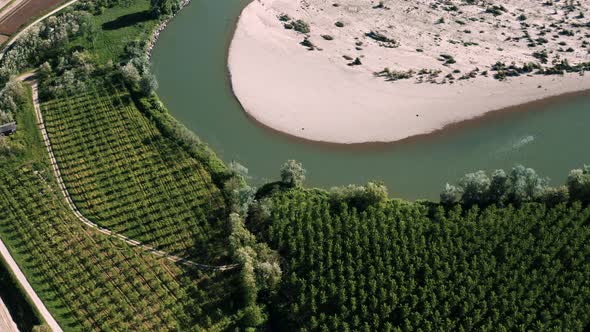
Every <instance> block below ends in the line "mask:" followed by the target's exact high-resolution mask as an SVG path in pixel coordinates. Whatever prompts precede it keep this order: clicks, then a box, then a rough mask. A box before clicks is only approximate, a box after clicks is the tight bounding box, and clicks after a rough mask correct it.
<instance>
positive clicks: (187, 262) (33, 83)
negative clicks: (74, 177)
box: [19, 73, 237, 271]
mask: <svg viewBox="0 0 590 332" xmlns="http://www.w3.org/2000/svg"><path fill="white" fill-rule="evenodd" d="M19 79H20V80H22V81H28V82H29V83H30V84H31V88H32V90H33V104H34V106H35V115H36V117H37V125H38V127H39V130H41V134H42V136H43V142H44V143H45V147H46V148H47V152H48V154H49V160H50V163H51V167H52V169H53V174H54V176H55V179H56V180H57V184H58V185H59V188H60V191H61V193H62V195H63V196H64V198H65V199H66V201H67V202H68V206H69V207H70V210H72V212H73V213H74V215H75V216H76V218H78V220H80V221H81V222H82V223H84V224H85V225H86V226H88V227H91V228H94V229H96V230H98V231H99V232H101V233H103V234H105V235H108V236H111V237H114V238H117V239H119V240H121V241H123V242H125V243H127V244H128V245H130V246H134V247H138V248H140V249H142V250H144V251H146V252H149V253H151V254H153V255H156V256H158V257H164V258H166V259H168V260H170V261H172V262H175V263H180V264H183V265H186V266H190V267H195V268H199V269H205V270H217V271H226V270H231V269H234V268H236V267H237V265H236V264H232V265H220V266H215V265H207V264H199V263H196V262H193V261H191V260H188V259H185V258H182V257H178V256H175V255H171V254H169V253H167V252H165V251H162V250H157V249H155V248H154V247H152V246H150V245H147V244H143V243H141V242H139V241H136V240H133V239H130V238H128V237H126V236H124V235H121V234H117V233H114V232H112V231H111V230H109V229H107V228H104V227H100V226H99V225H97V224H96V223H94V222H92V221H90V220H89V219H88V218H86V217H85V216H84V215H82V213H80V211H79V210H78V208H77V207H76V205H75V204H74V201H73V200H72V198H71V197H70V194H69V192H68V190H67V188H66V185H65V183H64V181H63V178H62V176H61V171H60V169H59V165H58V164H57V160H56V159H55V156H54V154H53V148H52V146H51V140H50V139H49V135H48V134H47V130H46V129H45V123H44V122H43V115H42V114H41V107H40V105H39V90H38V83H37V81H36V80H35V79H34V74H32V73H29V74H25V75H22V76H20V77H19Z"/></svg>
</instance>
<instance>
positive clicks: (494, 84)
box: [229, 0, 590, 143]
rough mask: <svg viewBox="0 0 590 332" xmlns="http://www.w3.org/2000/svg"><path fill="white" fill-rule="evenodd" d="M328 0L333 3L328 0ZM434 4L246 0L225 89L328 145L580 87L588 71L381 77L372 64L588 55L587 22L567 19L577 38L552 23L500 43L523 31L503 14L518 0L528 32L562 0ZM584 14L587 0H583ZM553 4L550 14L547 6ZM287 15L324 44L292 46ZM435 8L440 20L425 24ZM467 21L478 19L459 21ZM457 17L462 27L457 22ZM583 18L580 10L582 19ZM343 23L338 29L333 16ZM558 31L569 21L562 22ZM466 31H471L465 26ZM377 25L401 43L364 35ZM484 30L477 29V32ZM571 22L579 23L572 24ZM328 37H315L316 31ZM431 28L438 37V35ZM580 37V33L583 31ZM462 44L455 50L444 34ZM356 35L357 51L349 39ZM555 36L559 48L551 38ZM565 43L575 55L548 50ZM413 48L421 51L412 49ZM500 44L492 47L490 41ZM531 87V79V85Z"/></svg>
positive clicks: (473, 63)
mask: <svg viewBox="0 0 590 332" xmlns="http://www.w3.org/2000/svg"><path fill="white" fill-rule="evenodd" d="M334 2H338V3H339V4H340V6H339V7H334V6H332V4H333V3H334ZM435 2H436V1H434V0H431V1H427V0H418V1H384V4H385V6H387V7H389V8H390V9H374V8H372V7H373V6H375V5H376V4H377V2H376V1H367V0H340V1H338V0H334V1H326V0H255V1H254V2H252V3H251V4H250V5H249V6H247V7H246V8H245V9H244V11H243V13H242V15H241V17H240V20H239V23H238V26H237V29H236V32H235V36H234V39H233V41H232V44H231V47H230V53H229V69H230V72H231V80H232V84H233V89H234V92H235V94H236V96H237V98H238V99H239V100H240V102H241V103H242V105H243V107H244V109H245V110H246V112H248V113H249V114H250V115H251V116H252V117H254V118H255V119H256V120H258V121H259V122H261V123H262V124H264V125H266V126H269V127H271V128H274V129H276V130H279V131H281V132H284V133H288V134H291V135H294V136H297V137H302V138H305V139H309V140H314V141H324V142H334V143H363V142H392V141H397V140H401V139H404V138H407V137H411V136H415V135H420V134H426V133H429V132H432V131H435V130H438V129H441V128H443V127H444V126H446V125H448V124H451V123H455V122H459V121H463V120H467V119H471V118H474V117H478V116H481V115H483V114H484V113H487V112H489V111H493V110H498V109H502V108H506V107H509V106H514V105H519V104H523V103H527V102H531V101H535V100H539V99H543V98H547V97H550V96H555V95H560V94H564V93H567V92H574V91H580V90H587V89H590V75H588V74H587V75H584V76H582V75H580V74H566V75H564V76H542V75H530V77H527V76H521V77H518V78H509V79H508V80H506V81H498V80H496V79H494V78H492V74H493V73H492V72H490V75H489V77H483V76H480V75H478V77H477V78H474V79H470V80H455V83H454V84H449V83H446V84H431V83H421V84H417V79H416V78H415V77H414V78H412V79H408V80H401V81H395V82H387V81H385V79H384V78H382V77H375V75H374V73H375V72H378V71H381V70H383V69H384V68H385V67H389V68H391V69H392V70H404V71H405V70H409V69H414V70H419V69H421V68H427V69H433V70H442V71H443V72H442V74H441V75H440V77H439V78H438V79H437V82H439V83H440V82H442V81H443V80H444V76H445V75H447V74H448V73H451V72H452V71H453V70H455V69H459V70H461V71H462V73H461V74H454V76H455V77H456V78H458V77H459V76H461V75H462V74H463V73H466V72H469V71H471V70H474V69H475V68H476V67H478V68H479V69H480V71H483V70H489V69H490V66H491V65H492V64H494V63H495V62H496V61H500V60H501V61H504V62H506V63H507V64H509V63H510V62H512V61H514V62H516V64H518V65H520V64H522V63H525V62H530V61H537V60H536V59H535V58H533V57H532V56H531V54H532V52H534V51H538V50H542V49H547V50H549V51H550V60H551V59H553V57H554V56H555V55H556V54H559V55H560V56H561V57H562V58H567V59H568V60H569V61H570V63H571V64H574V63H580V62H587V61H590V56H589V54H588V48H582V47H581V43H582V41H583V40H590V38H587V37H585V36H588V35H587V34H588V33H590V29H588V28H585V27H582V28H577V29H574V28H571V29H572V30H574V31H576V35H575V36H571V37H569V36H559V37H553V36H554V35H557V32H558V31H559V30H560V29H558V28H555V29H553V31H552V32H551V33H548V34H547V35H546V36H544V37H545V38H546V39H548V40H549V43H547V44H545V45H543V46H537V47H534V48H529V47H527V41H526V40H521V41H505V39H506V38H507V37H510V36H512V37H517V36H522V35H523V32H522V30H521V27H520V22H519V21H517V20H516V18H515V15H516V14H514V15H513V14H511V13H517V14H518V13H520V11H519V10H518V9H523V12H524V13H525V14H526V16H527V20H526V22H527V23H528V24H530V28H529V29H528V31H529V34H530V35H531V36H532V38H533V39H536V38H538V37H539V36H538V35H537V34H538V33H539V31H540V30H542V29H541V26H542V25H543V24H545V28H548V26H549V25H550V24H551V23H552V22H558V21H559V20H561V19H562V18H563V17H564V16H563V15H564V14H563V13H562V10H561V8H558V7H544V6H541V3H542V2H541V1H533V0H502V1H496V3H500V4H503V5H504V6H505V7H506V8H508V9H509V12H508V13H506V14H504V15H501V16H498V17H494V16H493V15H491V14H485V13H483V10H485V8H483V10H482V7H478V6H459V4H460V1H454V2H455V3H457V5H458V6H459V8H460V10H461V11H462V12H463V13H457V12H448V11H444V10H442V9H440V8H438V9H433V8H432V7H431V6H430V5H431V4H433V3H435ZM582 3H583V4H584V6H585V7H582V8H581V9H580V10H582V11H585V13H586V14H587V15H585V16H586V17H590V15H588V14H589V12H588V10H587V9H588V5H589V3H588V1H582ZM580 10H577V11H575V12H573V13H572V14H570V15H568V16H567V17H568V21H567V22H568V24H569V23H571V22H577V20H576V19H574V18H573V17H574V16H576V15H577V14H578V13H579V12H580ZM553 12H556V13H557V14H555V15H549V14H551V13H553ZM281 14H288V15H289V16H290V17H292V18H295V19H303V20H305V21H306V22H308V23H309V24H310V27H311V32H310V33H309V34H307V36H309V39H310V40H311V41H312V42H313V43H314V44H315V45H316V46H318V47H320V48H321V49H322V50H321V51H319V50H314V51H309V50H307V49H306V48H305V47H303V46H302V45H300V44H299V43H300V42H301V41H302V40H303V38H304V37H305V36H304V35H303V34H301V33H298V32H296V31H293V30H287V29H285V28H284V27H283V23H284V22H281V21H279V19H278V16H280V15H281ZM440 17H444V18H445V22H446V23H444V24H433V23H434V22H435V21H437V20H438V19H439V18H440ZM469 18H474V19H477V22H473V21H469ZM457 20H460V21H462V22H467V23H466V24H458V23H455V21H457ZM587 20H588V19H581V20H580V22H585V21H587ZM336 21H342V22H344V23H345V27H343V28H338V27H336V26H335V25H334V22H336ZM563 27H564V28H567V27H569V25H566V24H564V25H563ZM466 29H469V30H471V31H472V32H471V33H466V32H464V30H466ZM372 30H373V31H379V32H380V33H383V34H384V35H387V36H388V37H390V38H393V39H395V40H397V41H399V42H400V43H401V47H398V48H385V47H381V46H379V45H378V43H377V42H376V41H374V40H372V39H370V38H368V37H366V36H365V33H367V32H369V31H372ZM480 31H483V33H480ZM580 31H581V32H580ZM325 34H327V35H331V36H333V37H334V40H332V41H328V40H324V39H323V38H322V37H321V35H325ZM437 34H439V35H440V38H438V37H437V36H436V35H437ZM585 34H586V35H585ZM449 40H455V41H463V42H464V41H470V42H477V43H478V44H479V45H477V46H469V47H465V46H463V45H460V44H457V43H452V42H448V41H449ZM359 41H361V42H363V45H362V46H361V48H362V49H361V50H357V49H355V47H356V46H355V43H356V42H359ZM562 41H565V42H566V44H567V46H562V45H559V44H558V42H562ZM570 45H571V46H572V47H573V48H574V49H575V51H574V52H557V49H559V48H561V47H564V48H567V47H569V46H570ZM417 48H421V49H423V50H424V52H422V53H418V52H416V49H417ZM500 48H501V49H500ZM440 54H451V55H453V56H454V57H455V59H456V60H457V63H456V64H454V65H450V66H443V65H442V63H441V62H440V60H438V59H437V58H438V57H439V55H440ZM343 55H348V56H350V57H353V58H356V57H361V60H362V63H363V64H362V65H360V66H352V67H351V66H348V65H347V64H348V63H350V62H351V61H348V60H345V59H344V58H343ZM539 86H541V88H539Z"/></svg>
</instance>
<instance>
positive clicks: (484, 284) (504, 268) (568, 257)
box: [261, 190, 590, 331]
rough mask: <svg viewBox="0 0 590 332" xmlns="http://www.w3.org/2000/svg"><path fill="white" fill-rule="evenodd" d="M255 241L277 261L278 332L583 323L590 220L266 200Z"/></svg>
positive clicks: (588, 292) (563, 212) (577, 327)
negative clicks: (266, 214)
mask: <svg viewBox="0 0 590 332" xmlns="http://www.w3.org/2000/svg"><path fill="white" fill-rule="evenodd" d="M273 201H274V210H273V213H272V217H271V218H270V220H272V222H267V223H266V224H264V225H266V227H264V229H263V230H262V231H261V234H262V235H263V237H265V238H266V239H267V240H268V242H269V243H270V246H271V247H272V248H274V249H277V250H279V252H280V254H281V255H282V257H283V258H284V268H283V270H284V271H286V272H285V275H284V276H283V281H282V284H281V290H280V293H279V296H278V297H277V298H276V299H275V300H274V301H273V302H272V303H271V304H270V305H269V308H270V310H271V311H272V312H271V321H273V322H274V324H275V327H277V328H278V327H280V329H282V330H308V331H314V330H318V331H416V330H424V331H429V330H433V329H437V330H443V331H462V330H465V331H467V330H474V331H502V330H504V331H505V330H573V331H581V330H584V328H587V327H588V326H589V324H590V303H589V302H588V298H590V269H588V261H589V260H590V247H588V245H587V240H588V238H589V237H590V209H582V208H581V207H580V206H579V205H574V206H573V207H566V206H565V205H558V206H557V207H555V208H553V209H548V208H547V207H545V206H544V205H541V204H536V203H529V204H524V205H523V206H522V207H521V208H519V209H516V208H513V207H509V208H504V209H500V208H496V207H490V208H488V209H485V210H480V209H479V208H474V209H471V210H462V209H461V208H459V207H457V208H455V209H453V210H450V211H444V210H443V209H442V208H439V209H435V210H434V211H433V212H432V213H428V212H427V209H426V208H425V207H423V206H421V205H419V204H410V203H403V202H389V203H388V204H381V205H373V206H370V207H368V208H367V209H366V210H365V211H363V212H358V211H357V210H356V209H355V208H350V207H346V205H345V204H344V205H341V206H340V207H338V208H335V206H334V205H333V203H331V200H330V198H329V195H327V194H324V193H320V192H317V191H303V190H291V191H287V192H283V193H278V194H275V195H274V196H273Z"/></svg>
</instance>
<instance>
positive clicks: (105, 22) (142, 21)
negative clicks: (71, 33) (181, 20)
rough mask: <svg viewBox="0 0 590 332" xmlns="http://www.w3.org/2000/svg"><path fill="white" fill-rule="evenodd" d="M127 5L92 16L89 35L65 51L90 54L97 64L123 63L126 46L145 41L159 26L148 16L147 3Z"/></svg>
mask: <svg viewBox="0 0 590 332" xmlns="http://www.w3.org/2000/svg"><path fill="white" fill-rule="evenodd" d="M128 4H129V5H125V6H124V5H116V6H113V7H110V8H104V9H103V10H102V13H101V14H100V15H94V16H92V21H91V22H90V24H92V28H91V31H92V34H91V35H90V36H85V37H80V38H77V39H75V40H74V41H72V42H71V43H70V45H68V47H70V48H74V49H76V48H80V47H81V48H83V49H87V50H91V52H92V55H93V57H94V60H95V61H96V63H97V64H105V63H107V62H108V61H113V62H115V63H116V62H118V61H121V60H123V59H124V53H125V47H126V46H127V44H128V43H129V42H132V41H140V40H148V39H149V38H150V37H151V33H152V31H153V30H154V29H155V28H156V26H157V25H158V23H159V20H158V19H156V18H154V17H152V16H150V14H149V9H150V1H149V0H133V1H129V2H128Z"/></svg>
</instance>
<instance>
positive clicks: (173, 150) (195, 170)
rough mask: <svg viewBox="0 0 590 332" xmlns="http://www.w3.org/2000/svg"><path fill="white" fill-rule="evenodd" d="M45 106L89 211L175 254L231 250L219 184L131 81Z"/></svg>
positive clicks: (72, 187) (73, 184) (203, 255)
mask: <svg viewBox="0 0 590 332" xmlns="http://www.w3.org/2000/svg"><path fill="white" fill-rule="evenodd" d="M42 113H43V116H44V117H45V122H46V127H47V130H48V133H49V136H50V139H51V142H52V145H53V150H54V152H55V155H56V158H57V161H58V164H59V166H60V169H61V173H62V176H63V177H64V181H65V183H66V186H67V188H68V191H69V192H70V194H71V196H72V199H73V201H74V202H75V204H76V206H77V207H78V208H79V209H80V211H81V212H82V214H84V215H85V216H86V217H87V218H89V219H90V220H92V221H93V222H95V223H97V224H99V225H101V226H103V227H107V228H109V229H111V230H112V231H114V232H117V233H122V234H125V235H126V236H128V237H130V238H132V239H135V240H137V241H141V242H144V243H147V244H150V245H153V246H156V247H158V248H159V249H162V250H165V251H168V252H169V253H172V254H175V255H179V256H185V257H186V256H188V257H191V258H195V257H196V259H197V260H206V259H208V258H209V259H211V261H217V260H218V259H219V258H220V257H222V256H224V255H225V251H224V250H225V249H224V248H223V247H224V246H223V245H220V244H222V243H224V241H225V238H226V236H225V235H226V234H225V227H224V224H223V221H222V220H221V219H222V218H223V216H224V211H225V204H224V200H223V196H222V194H221V192H220V190H219V189H218V188H217V187H216V186H215V184H214V183H213V182H212V180H211V176H210V174H209V173H208V171H207V170H206V169H205V168H204V167H203V166H202V165H201V164H200V162H199V161H197V160H195V159H194V158H191V157H190V155H189V154H188V153H187V152H185V151H184V150H183V149H181V148H179V147H178V146H177V145H176V144H175V143H174V142H173V141H171V140H170V139H168V138H166V137H164V136H162V134H161V133H160V132H159V131H158V129H157V128H156V127H155V125H154V124H153V123H152V122H150V121H149V120H148V119H147V118H146V117H145V116H144V115H143V114H142V113H141V112H140V111H139V110H138V109H137V108H136V107H135V105H134V103H133V101H132V100H131V98H130V96H129V94H128V92H127V90H125V88H115V87H112V86H104V87H101V86H95V87H94V88H92V89H90V90H88V91H86V93H83V94H80V95H78V96H75V97H65V98H60V99H55V100H50V101H47V102H45V103H43V104H42Z"/></svg>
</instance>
